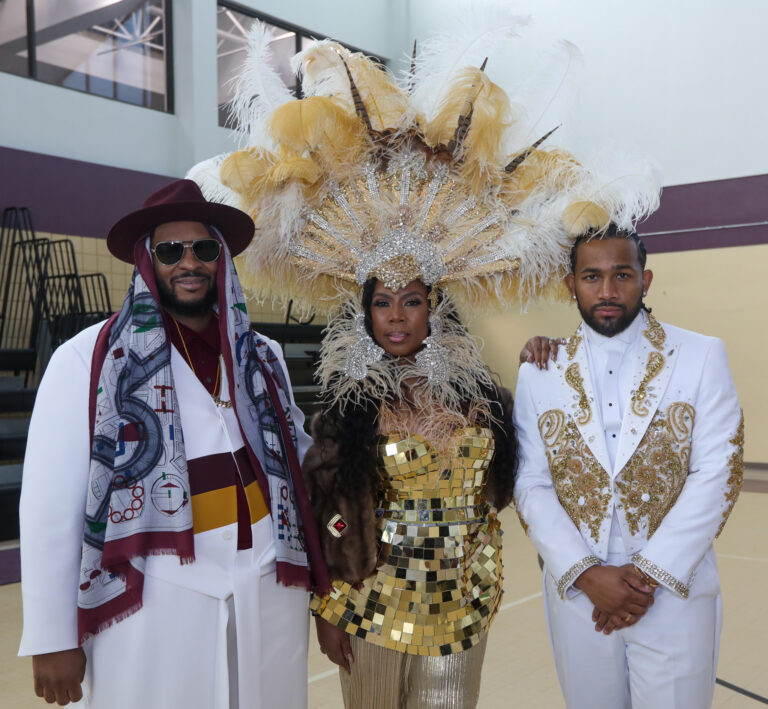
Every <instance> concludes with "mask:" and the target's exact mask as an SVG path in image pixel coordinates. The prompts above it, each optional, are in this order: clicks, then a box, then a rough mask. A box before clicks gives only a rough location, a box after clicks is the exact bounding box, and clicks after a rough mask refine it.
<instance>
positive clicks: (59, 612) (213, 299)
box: [19, 180, 330, 709]
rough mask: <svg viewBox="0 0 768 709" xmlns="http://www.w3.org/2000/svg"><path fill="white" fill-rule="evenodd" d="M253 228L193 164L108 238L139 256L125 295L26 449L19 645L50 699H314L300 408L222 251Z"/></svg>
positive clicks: (86, 337) (45, 405)
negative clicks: (207, 192) (207, 187)
mask: <svg viewBox="0 0 768 709" xmlns="http://www.w3.org/2000/svg"><path fill="white" fill-rule="evenodd" d="M253 231H254V227H253V222H252V221H251V219H250V217H248V216H247V215H246V214H245V213H243V212H241V211H239V210H237V209H234V208H232V207H228V206H224V205H220V204H214V203H211V202H207V201H206V200H205V198H204V197H203V195H202V193H201V192H200V190H199V188H198V187H197V185H196V184H195V183H194V182H192V181H190V180H178V181H176V182H173V183H171V184H170V185H168V186H166V187H164V188H162V189H161V190H159V191H157V192H156V193H154V194H153V195H151V196H150V197H149V198H148V199H147V201H146V202H145V203H144V206H143V208H142V209H140V210H138V211H136V212H133V213H131V214H129V215H127V216H126V217H124V218H123V219H121V220H120V221H118V222H117V224H115V226H114V227H113V228H112V230H111V231H110V233H109V235H108V237H107V245H108V247H109V249H110V251H111V253H112V254H113V255H114V256H116V257H117V258H119V259H121V260H123V261H127V262H129V263H133V264H134V265H135V270H134V276H133V281H132V283H131V286H130V288H129V290H128V294H127V296H126V298H125V301H124V303H123V306H122V308H121V310H120V312H119V313H117V314H116V315H114V316H113V317H112V318H110V319H109V320H108V321H107V322H106V323H101V324H99V325H95V326H93V327H91V328H88V329H87V330H84V331H83V332H81V333H80V334H79V335H77V336H76V337H74V338H73V339H71V340H70V341H68V342H66V343H65V344H64V345H62V346H61V347H60V348H59V349H58V350H56V352H55V353H54V355H53V358H52V359H51V362H50V364H49V365H48V368H47V370H46V373H45V376H44V378H43V380H42V382H41V384H40V388H39V391H38V394H37V400H36V404H35V409H34V412H33V415H32V420H31V423H30V429H29V438H28V443H27V455H26V459H25V462H24V478H23V486H22V497H21V508H20V511H21V554H22V595H23V605H24V631H23V636H22V641H21V647H20V650H19V654H21V655H32V656H33V660H32V663H33V674H34V682H35V692H36V693H37V695H38V696H40V697H44V698H45V700H46V701H47V702H49V703H53V702H57V703H58V704H61V705H64V704H67V703H69V702H80V703H79V704H78V706H84V707H96V708H100V707H109V708H110V709H121V708H123V707H125V708H126V709H127V708H128V707H131V708H134V707H145V708H152V707H157V708H158V709H159V708H160V707H162V708H163V709H173V708H175V707H184V709H232V708H234V707H239V708H240V709H245V708H246V707H248V708H253V709H262V708H266V707H273V706H278V705H279V706H285V707H291V708H292V709H293V708H295V707H299V708H300V707H304V706H306V651H307V648H306V645H307V623H308V614H307V593H306V589H308V588H310V587H314V588H316V589H318V590H320V591H321V592H322V591H325V590H326V589H327V588H328V587H329V585H330V584H329V581H328V577H327V572H326V571H325V567H324V565H323V562H322V558H321V555H320V552H319V545H318V542H317V535H316V531H315V529H314V528H313V526H312V523H311V519H312V516H311V512H309V511H308V500H307V496H306V492H305V490H304V486H303V483H302V478H301V473H300V468H299V461H300V459H301V458H302V457H303V454H304V451H305V450H306V448H307V447H308V445H309V443H310V439H309V437H308V436H307V435H306V434H305V433H304V431H303V427H302V425H303V422H304V416H303V414H302V413H301V411H300V410H299V409H298V408H297V407H296V405H295V404H294V402H293V398H292V395H291V390H290V384H289V382H288V376H287V372H286V368H285V363H284V361H283V359H282V355H281V353H280V350H279V348H278V346H277V345H276V344H275V343H274V342H272V341H270V340H268V339H266V338H264V337H262V336H260V335H259V334H258V333H256V332H253V331H252V330H251V328H250V323H249V320H248V316H247V311H246V307H245V302H244V298H243V294H242V291H241V288H240V284H239V282H238V278H237V274H236V272H235V269H234V266H233V263H232V257H233V256H235V255H237V254H238V253H240V252H241V251H242V250H243V249H244V248H245V247H246V246H247V245H248V243H249V242H250V240H251V238H252V237H253ZM302 520H306V521H307V524H306V525H304V524H302Z"/></svg>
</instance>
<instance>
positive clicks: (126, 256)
mask: <svg viewBox="0 0 768 709" xmlns="http://www.w3.org/2000/svg"><path fill="white" fill-rule="evenodd" d="M166 222H202V223H203V224H210V225H211V226H214V227H216V228H217V229H218V230H219V231H220V232H221V235H222V236H223V237H224V241H226V242H227V246H228V247H229V250H230V252H231V254H232V255H233V256H237V254H239V253H240V252H241V251H243V250H244V249H245V247H246V246H248V244H249V243H250V242H251V239H252V238H253V232H254V224H253V220H252V219H251V218H250V217H249V216H248V215H247V214H246V213H245V212H242V211H240V210H239V209H235V208H234V207H229V206H227V205H225V204H218V203H216V202H209V201H208V200H206V199H205V197H203V193H202V192H201V191H200V188H199V187H198V186H197V183H196V182H193V181H192V180H176V181H175V182H171V184H169V185H166V186H165V187H161V188H160V189H159V190H157V192H154V193H152V194H151V195H149V197H147V199H146V200H145V201H144V204H143V206H142V208H141V209H139V210H138V211H136V212H131V213H130V214H127V215H126V216H124V217H123V218H122V219H121V220H120V221H118V222H117V223H116V224H115V225H114V226H113V227H112V228H111V229H110V230H109V234H108V235H107V248H108V249H109V250H110V251H111V252H112V255H113V256H116V257H117V258H119V259H120V260H121V261H126V262H128V263H133V247H134V244H135V243H136V242H137V241H138V240H139V239H141V238H142V237H144V236H146V235H147V234H148V233H149V232H150V231H151V230H152V229H154V228H155V227H156V226H159V225H160V224H165V223H166Z"/></svg>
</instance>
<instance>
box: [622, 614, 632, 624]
mask: <svg viewBox="0 0 768 709" xmlns="http://www.w3.org/2000/svg"><path fill="white" fill-rule="evenodd" d="M630 620H632V614H631V613H627V615H625V616H624V622H625V623H629V621H630Z"/></svg>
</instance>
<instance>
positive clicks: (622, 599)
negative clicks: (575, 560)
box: [574, 564, 655, 635]
mask: <svg viewBox="0 0 768 709" xmlns="http://www.w3.org/2000/svg"><path fill="white" fill-rule="evenodd" d="M574 586H576V588H578V589H579V590H581V591H583V592H584V593H586V594H587V596H588V597H589V600H590V601H592V603H593V604H594V606H595V608H594V610H593V611H592V620H593V621H594V623H595V630H596V631H597V632H603V633H605V634H606V635H610V634H611V633H612V632H613V631H614V630H620V629H621V628H626V627H629V626H630V625H634V624H635V623H637V621H638V620H640V618H642V617H643V616H644V615H645V614H646V612H647V611H648V609H649V608H650V607H651V606H652V605H653V593H654V591H655V588H653V587H651V586H649V585H648V584H647V583H645V582H644V581H643V580H642V579H641V578H640V576H639V575H638V574H637V573H636V572H635V570H634V566H633V565H632V564H624V566H607V565H606V566H591V567H590V568H588V569H587V570H586V571H585V572H584V573H582V574H581V576H579V578H578V579H576V582H575V583H574Z"/></svg>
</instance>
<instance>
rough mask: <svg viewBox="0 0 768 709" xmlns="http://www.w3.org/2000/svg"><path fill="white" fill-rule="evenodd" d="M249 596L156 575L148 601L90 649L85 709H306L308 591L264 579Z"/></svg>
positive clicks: (151, 580)
mask: <svg viewBox="0 0 768 709" xmlns="http://www.w3.org/2000/svg"><path fill="white" fill-rule="evenodd" d="M259 586H260V587H259V588H254V589H252V592H251V594H249V598H248V599H247V600H245V602H243V601H242V600H241V601H238V599H237V598H233V597H232V596H229V597H228V598H226V599H220V598H215V597H212V596H208V595H205V594H202V593H198V592H196V591H192V590H189V589H185V588H182V587H179V586H176V585H174V584H172V583H169V582H167V581H165V580H162V579H159V578H156V577H149V576H148V577H147V578H146V579H145V583H144V597H143V600H144V605H143V607H142V608H141V610H139V611H137V612H136V613H134V614H133V615H131V616H130V617H128V618H126V619H125V620H122V621H120V622H119V623H115V624H114V625H113V626H111V627H110V628H107V629H106V630H104V631H102V632H101V633H99V634H97V635H96V636H94V637H93V638H91V639H90V640H88V641H87V642H86V643H85V645H84V650H85V652H86V657H87V665H86V676H85V681H84V683H83V695H84V696H83V700H82V701H81V702H78V703H77V704H75V705H72V706H73V707H80V708H82V709H106V708H108V709H136V708H137V707H142V708H143V709H182V708H183V709H272V707H279V706H284V707H291V709H294V708H297V709H301V708H302V707H306V702H307V642H308V631H309V612H308V608H307V602H308V596H307V592H306V591H304V590H302V589H298V588H287V587H285V586H282V585H279V584H277V583H276V582H275V575H274V572H273V573H270V574H266V575H264V576H262V577H261V580H260V584H259Z"/></svg>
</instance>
